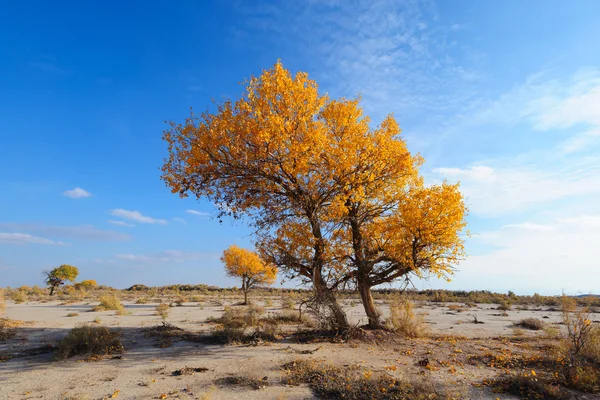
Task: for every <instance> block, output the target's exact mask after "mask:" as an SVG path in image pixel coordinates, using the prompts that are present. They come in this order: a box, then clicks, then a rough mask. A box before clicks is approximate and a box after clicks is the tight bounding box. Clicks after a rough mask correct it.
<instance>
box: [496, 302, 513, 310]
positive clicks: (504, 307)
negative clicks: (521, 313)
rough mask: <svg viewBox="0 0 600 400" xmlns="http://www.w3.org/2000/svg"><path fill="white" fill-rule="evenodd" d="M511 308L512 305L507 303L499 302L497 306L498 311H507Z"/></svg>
mask: <svg viewBox="0 0 600 400" xmlns="http://www.w3.org/2000/svg"><path fill="white" fill-rule="evenodd" d="M511 308H512V305H511V304H510V302H508V301H501V302H500V304H499V305H498V308H497V309H498V310H500V311H509V310H510V309H511Z"/></svg>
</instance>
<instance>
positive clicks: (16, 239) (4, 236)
mask: <svg viewBox="0 0 600 400" xmlns="http://www.w3.org/2000/svg"><path fill="white" fill-rule="evenodd" d="M0 243H8V244H17V245H24V244H47V245H54V246H67V245H68V244H67V243H63V242H56V241H53V240H50V239H46V238H43V237H39V236H32V235H30V234H27V233H6V232H0Z"/></svg>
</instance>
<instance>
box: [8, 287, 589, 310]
mask: <svg viewBox="0 0 600 400" xmlns="http://www.w3.org/2000/svg"><path fill="white" fill-rule="evenodd" d="M103 292H115V293H121V294H122V295H124V296H126V297H141V296H144V297H155V296H160V297H165V296H166V297H182V296H183V297H191V296H240V295H241V290H240V289H239V288H237V287H232V288H222V287H218V286H211V285H205V284H196V285H191V284H185V285H166V286H147V285H143V284H135V285H133V286H131V287H129V288H127V289H114V288H112V287H110V286H103V285H99V286H95V287H86V286H83V285H78V284H74V285H65V286H64V287H61V288H60V290H59V292H57V293H58V294H59V295H62V296H68V297H77V296H83V297H88V296H90V295H91V296H92V297H94V296H95V295H96V294H98V293H103ZM6 294H7V295H8V297H9V298H11V297H12V295H13V294H14V295H17V296H23V295H24V296H29V297H31V298H32V299H34V298H36V297H40V296H42V297H45V296H47V295H48V289H46V288H41V287H38V286H33V287H29V286H21V287H19V288H10V287H7V288H6ZM310 294H311V291H310V290H309V289H304V288H276V287H259V288H257V289H256V290H255V291H254V296H255V297H261V296H286V295H294V296H299V297H308V296H310ZM340 295H341V297H342V298H344V297H345V298H358V294H357V293H356V292H355V291H352V290H346V291H340ZM373 295H374V297H375V298H376V299H378V300H390V299H394V298H397V297H398V296H407V297H409V298H410V299H411V300H414V301H428V302H439V303H488V304H512V305H539V306H550V307H553V306H559V305H560V295H556V296H543V295H540V294H537V293H534V294H533V295H521V296H520V295H517V294H515V293H513V292H510V291H509V292H508V293H495V292H491V291H488V290H470V291H467V290H442V289H426V290H418V289H406V290H401V289H396V288H386V289H378V290H373ZM571 297H573V298H574V299H575V300H576V301H577V303H578V304H579V305H580V306H589V307H596V308H597V307H600V296H599V295H596V294H588V295H582V294H579V295H572V296H571Z"/></svg>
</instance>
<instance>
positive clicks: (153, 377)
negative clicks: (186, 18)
mask: <svg viewBox="0 0 600 400" xmlns="http://www.w3.org/2000/svg"><path fill="white" fill-rule="evenodd" d="M237 301H238V300H237V299H227V300H224V301H223V300H222V299H221V300H220V302H224V304H218V302H210V301H209V302H204V303H203V305H202V306H200V305H198V303H184V304H183V306H181V307H173V308H172V309H171V310H170V313H169V316H168V318H167V322H169V323H171V324H174V325H176V326H178V327H180V328H183V329H186V330H191V331H199V330H200V331H202V330H210V329H212V328H213V325H210V324H207V323H206V322H205V321H206V319H207V318H208V317H211V316H214V317H218V316H220V315H221V314H222V312H223V309H224V306H225V305H227V304H233V303H235V302H237ZM380 303H381V302H380ZM94 304H95V303H89V304H86V303H75V304H68V305H59V302H49V303H36V302H28V303H23V304H13V303H11V302H9V303H8V304H7V310H6V315H5V317H6V318H10V319H15V320H23V321H30V324H28V325H25V326H23V327H20V328H18V329H17V330H16V332H17V334H16V336H14V337H13V338H11V339H9V340H8V341H6V342H0V355H2V354H19V353H22V352H23V351H27V350H28V349H35V348H39V347H43V346H45V345H48V344H55V343H56V342H57V341H58V340H59V339H60V338H61V337H63V336H64V335H66V333H67V332H68V330H69V329H71V328H73V327H75V326H78V325H81V324H85V323H91V322H92V321H94V320H95V319H96V318H98V317H99V318H100V319H101V324H102V325H104V326H108V327H111V328H118V329H120V330H121V332H122V341H123V344H124V346H125V348H126V352H125V354H124V355H123V357H122V358H118V359H113V358H111V357H107V358H105V359H103V360H101V361H92V362H90V361H84V360H82V359H68V360H65V361H55V360H54V359H53V355H52V354H51V353H49V354H41V355H32V356H25V357H15V358H12V359H10V360H8V361H5V362H0V399H37V398H42V399H102V398H109V397H110V396H111V395H113V394H115V393H116V395H117V397H118V398H124V399H153V398H161V395H166V397H163V398H168V399H176V398H180V399H288V400H292V399H312V398H314V396H313V394H312V393H311V391H310V390H309V389H308V388H307V387H303V386H299V387H298V386H296V387H294V386H288V385H285V384H283V383H282V381H281V377H282V372H281V368H280V367H281V365H283V364H284V363H286V362H289V361H292V360H295V359H316V360H322V362H332V363H336V364H339V365H349V364H360V365H364V366H365V367H368V368H370V369H373V370H374V371H377V370H383V369H388V367H389V366H395V368H396V370H395V371H393V372H390V373H391V374H394V375H397V376H399V377H401V376H403V375H405V376H408V375H411V376H412V375H413V374H418V373H421V374H423V372H422V371H421V370H422V368H420V367H419V366H417V365H416V362H417V361H418V360H420V359H421V358H423V357H430V358H432V359H434V358H435V359H436V360H441V359H444V360H446V359H447V360H448V362H447V364H440V365H442V367H440V368H438V369H437V370H433V371H427V372H426V374H425V375H426V377H427V379H434V380H437V381H443V382H445V383H448V384H451V385H455V386H456V387H460V388H462V390H463V391H464V393H466V396H467V398H470V399H498V398H500V399H511V398H513V397H510V396H505V395H498V394H494V393H491V391H489V389H487V388H473V387H472V385H471V383H473V382H477V381H480V380H481V379H483V378H486V377H494V376H495V375H496V374H497V373H498V371H496V370H490V368H486V367H484V366H482V365H478V364H476V363H475V364H473V365H471V364H470V363H467V362H465V360H466V359H467V358H466V357H468V355H469V354H478V353H481V352H483V351H515V349H512V348H511V349H509V350H505V348H507V349H508V347H507V346H510V345H511V344H510V343H508V344H507V343H506V341H503V340H502V337H504V336H508V335H512V334H513V333H514V329H513V328H512V323H513V322H516V321H520V320H521V319H523V318H528V317H534V318H539V319H542V320H543V321H544V322H546V323H547V324H549V325H550V324H553V323H556V322H558V321H559V319H560V313H559V312H556V311H544V310H545V309H546V308H547V307H544V308H543V309H544V310H537V311H534V310H511V311H508V316H501V315H500V314H501V313H502V311H498V310H496V309H495V308H496V306H494V305H489V304H485V305H484V304H481V305H477V307H474V308H470V309H468V310H465V311H461V312H455V311H451V310H450V309H449V308H448V306H449V304H432V303H424V304H419V305H418V308H417V310H416V311H417V312H418V313H422V314H423V315H424V316H425V322H426V323H427V326H428V329H429V331H430V333H431V334H432V335H434V336H441V337H440V338H438V339H435V340H433V339H415V340H402V341H399V342H397V343H394V344H377V343H363V342H358V343H355V342H352V343H312V344H299V343H295V342H293V341H291V340H285V339H284V340H282V341H281V342H277V343H274V344H266V345H260V346H247V345H246V346H245V345H205V344H197V343H188V342H176V343H175V344H173V345H172V346H171V347H167V348H158V347H155V340H154V339H152V338H148V337H145V336H144V334H143V328H144V327H149V326H155V325H157V324H161V321H162V320H161V318H160V317H158V316H156V315H155V312H154V308H155V306H156V304H139V305H138V304H133V303H131V302H129V303H128V302H124V304H125V306H126V309H127V311H128V312H129V314H128V315H123V316H118V315H115V312H114V311H106V312H90V310H91V308H92V307H93V305H94ZM259 304H260V302H259ZM275 304H276V306H275V307H270V308H267V311H268V312H272V313H275V312H281V309H280V307H279V306H278V305H277V302H276V303H275ZM344 305H345V307H346V309H347V311H348V314H349V316H350V318H351V320H352V321H353V323H355V324H360V323H364V322H365V317H364V314H363V312H362V307H361V306H360V303H359V302H357V301H356V300H348V301H345V304H344ZM379 306H380V308H381V309H382V311H383V312H384V314H386V313H387V312H388V309H387V306H386V305H385V304H383V303H381V304H380V305H379ZM69 313H78V315H77V316H75V317H67V314H69ZM474 316H476V317H477V319H478V320H480V321H483V322H484V323H483V324H474V323H473V322H472V320H473V317H474ZM546 317H547V318H546ZM596 319H600V316H596ZM520 334H521V335H525V336H526V337H529V336H535V335H539V334H540V333H539V332H532V331H526V332H520ZM516 346H517V347H518V344H517V345H516ZM315 348H319V350H318V351H315V352H314V353H313V354H298V353H300V352H301V351H302V350H314V349H315ZM183 367H193V368H195V367H204V368H208V371H207V372H202V373H195V374H194V375H186V376H173V375H172V372H173V371H175V370H178V369H181V368H183ZM233 375H241V376H252V377H256V378H259V379H265V381H266V382H268V383H269V386H268V387H265V388H262V389H259V390H253V389H251V388H245V387H239V386H231V385H218V384H215V381H216V380H218V379H219V378H223V377H227V376H233ZM117 391H118V392H117Z"/></svg>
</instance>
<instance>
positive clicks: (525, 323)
mask: <svg viewBox="0 0 600 400" xmlns="http://www.w3.org/2000/svg"><path fill="white" fill-rule="evenodd" d="M514 325H515V326H518V327H521V328H524V329H529V330H532V331H541V330H542V329H544V323H543V322H542V321H540V320H539V319H537V318H525V319H522V320H521V321H519V322H515V323H514Z"/></svg>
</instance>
